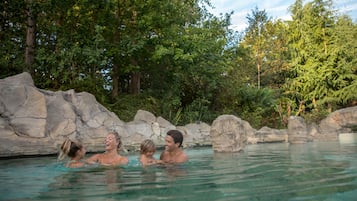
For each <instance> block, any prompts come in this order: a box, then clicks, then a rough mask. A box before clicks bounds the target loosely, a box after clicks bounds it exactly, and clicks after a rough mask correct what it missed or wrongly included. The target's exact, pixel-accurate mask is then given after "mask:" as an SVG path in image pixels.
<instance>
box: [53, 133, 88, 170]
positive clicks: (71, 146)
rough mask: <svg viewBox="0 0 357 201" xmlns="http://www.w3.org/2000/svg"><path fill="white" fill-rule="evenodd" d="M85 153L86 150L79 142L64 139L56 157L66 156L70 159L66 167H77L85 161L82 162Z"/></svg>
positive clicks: (81, 165) (61, 158) (62, 157)
mask: <svg viewBox="0 0 357 201" xmlns="http://www.w3.org/2000/svg"><path fill="white" fill-rule="evenodd" d="M85 154H86V150H85V148H84V146H83V145H82V144H81V143H80V142H76V141H72V140H70V139H66V140H65V141H64V142H63V143H62V145H61V151H60V154H59V156H58V159H59V160H63V159H64V158H65V156H68V157H69V158H71V160H70V161H69V162H68V163H67V165H66V167H69V168H79V167H83V166H84V165H85V163H84V162H82V159H83V158H84V155H85Z"/></svg>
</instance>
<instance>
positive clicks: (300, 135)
mask: <svg viewBox="0 0 357 201" xmlns="http://www.w3.org/2000/svg"><path fill="white" fill-rule="evenodd" d="M307 141H308V136H307V126H306V123H305V120H304V119H303V118H302V117H298V116H291V117H290V118H289V123H288V142H289V143H291V144H298V143H306V142H307Z"/></svg>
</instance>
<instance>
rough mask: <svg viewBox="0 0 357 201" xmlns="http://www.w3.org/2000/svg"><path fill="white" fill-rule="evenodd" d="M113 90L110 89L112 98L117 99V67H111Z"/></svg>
mask: <svg viewBox="0 0 357 201" xmlns="http://www.w3.org/2000/svg"><path fill="white" fill-rule="evenodd" d="M112 81H113V88H112V97H113V98H116V97H118V91H119V79H118V65H117V64H114V65H113V74H112Z"/></svg>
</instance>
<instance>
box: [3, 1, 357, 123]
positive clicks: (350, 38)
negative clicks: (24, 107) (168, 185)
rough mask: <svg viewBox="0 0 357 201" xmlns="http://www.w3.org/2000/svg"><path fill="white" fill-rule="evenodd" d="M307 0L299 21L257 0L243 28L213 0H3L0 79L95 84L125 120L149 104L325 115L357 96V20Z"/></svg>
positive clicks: (203, 114)
mask: <svg viewBox="0 0 357 201" xmlns="http://www.w3.org/2000/svg"><path fill="white" fill-rule="evenodd" d="M303 2H304V1H302V0H296V1H295V2H294V3H293V4H292V5H291V6H290V7H289V11H290V13H291V20H289V21H282V20H279V19H272V18H271V17H269V16H267V13H266V12H265V10H259V8H257V7H256V8H253V9H252V10H251V13H250V14H248V15H247V19H248V27H247V28H246V30H244V31H243V32H236V31H234V30H232V29H229V25H230V16H231V15H232V13H228V14H224V15H221V16H219V17H217V16H214V15H213V14H211V13H209V12H208V9H207V8H209V7H210V6H211V5H210V2H209V0H167V1H166V0H163V1H157V0H146V1H143V0H61V1H57V0H17V1H14V0H4V1H1V3H0V78H5V77H8V76H11V75H15V74H18V73H21V72H29V73H30V74H31V75H32V77H33V79H34V81H35V85H36V86H37V87H38V88H41V89H48V90H53V91H57V90H69V89H74V90H75V91H76V92H81V91H87V92H89V93H92V94H93V95H95V97H96V99H97V100H98V101H99V102H100V103H101V104H103V105H104V106H105V107H107V108H108V109H109V110H111V111H112V112H114V113H116V114H117V115H118V117H119V118H120V119H122V120H124V121H131V120H132V119H133V117H134V115H135V114H136V112H137V110H139V109H143V110H147V111H150V112H152V113H153V114H154V115H156V116H162V117H164V118H165V119H167V120H169V121H170V122H172V123H173V124H175V125H185V124H187V123H192V122H200V121H203V122H206V123H208V124H210V123H212V121H213V120H214V119H215V118H216V117H217V116H219V115H221V114H233V115H236V116H238V117H240V118H242V119H244V120H246V121H248V122H250V124H251V125H252V126H253V127H254V128H258V129H259V128H260V127H262V126H269V127H272V128H284V127H286V125H287V120H288V117H289V116H290V115H300V116H302V117H304V118H305V120H307V121H308V122H318V121H319V120H321V119H322V118H324V117H326V115H328V114H329V113H330V112H333V111H335V110H337V109H340V108H344V107H348V106H352V105H356V104H357V79H356V78H357V60H356V55H357V54H356V53H357V40H356V38H357V26H356V23H355V22H353V21H352V19H351V18H350V17H349V16H346V15H341V14H339V12H338V10H334V9H333V2H332V1H331V0H313V1H310V2H307V3H305V4H304V3H303Z"/></svg>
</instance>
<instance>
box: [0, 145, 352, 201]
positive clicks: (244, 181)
mask: <svg viewBox="0 0 357 201" xmlns="http://www.w3.org/2000/svg"><path fill="white" fill-rule="evenodd" d="M185 151H186V153H187V154H188V156H189V157H190V161H189V162H187V163H185V164H182V165H178V166H158V167H146V168H143V167H141V166H140V165H139V163H138V159H137V158H138V154H137V153H131V154H130V155H128V157H129V160H130V162H129V164H128V165H127V166H124V167H86V168H80V169H68V168H65V167H64V166H63V164H62V163H59V162H57V161H56V157H55V156H52V157H37V158H22V159H7V160H0V181H1V186H0V200H98V201H101V200H105V201H107V200H121V201H123V200H155V201H156V200H204V201H210V200H220V201H227V200H292V201H295V200H299V201H300V200H328V201H330V200H331V201H332V200H343V201H345V200H356V199H357V160H356V159H357V141H353V142H349V143H340V142H319V143H317V142H315V143H307V144H298V145H289V144H285V143H282V144H258V145H248V146H246V147H245V149H244V152H241V153H214V152H213V151H212V149H211V148H210V147H206V148H193V149H186V150H185ZM158 152H159V151H158ZM155 156H156V157H158V156H159V153H156V154H155Z"/></svg>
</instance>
